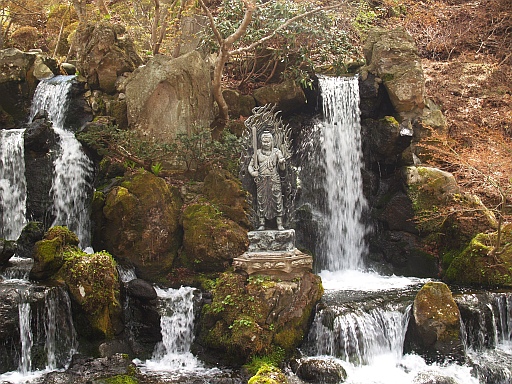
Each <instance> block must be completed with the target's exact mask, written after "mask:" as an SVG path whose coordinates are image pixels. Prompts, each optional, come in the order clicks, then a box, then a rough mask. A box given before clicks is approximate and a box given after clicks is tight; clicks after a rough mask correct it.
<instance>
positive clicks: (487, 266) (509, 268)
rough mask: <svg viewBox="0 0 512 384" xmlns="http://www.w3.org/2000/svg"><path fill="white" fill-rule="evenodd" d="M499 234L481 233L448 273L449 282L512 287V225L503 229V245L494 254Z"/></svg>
mask: <svg viewBox="0 0 512 384" xmlns="http://www.w3.org/2000/svg"><path fill="white" fill-rule="evenodd" d="M496 238H497V233H496V232H494V233H490V234H485V233H479V234H478V235H476V236H475V237H474V238H473V239H472V240H471V242H470V243H469V245H468V246H467V247H466V248H465V249H464V250H463V251H462V252H461V253H460V254H458V255H456V256H455V257H454V258H453V260H452V262H451V263H450V266H449V267H448V269H447V270H446V273H445V275H444V280H445V281H447V282H448V283H453V284H458V285H463V286H478V287H488V288H496V287H504V288H511V287H512V246H510V244H512V225H510V224H509V225H507V226H505V227H504V228H503V229H502V242H501V246H500V247H498V248H497V249H496V250H495V252H494V253H493V250H494V247H495V245H496V242H497V240H496Z"/></svg>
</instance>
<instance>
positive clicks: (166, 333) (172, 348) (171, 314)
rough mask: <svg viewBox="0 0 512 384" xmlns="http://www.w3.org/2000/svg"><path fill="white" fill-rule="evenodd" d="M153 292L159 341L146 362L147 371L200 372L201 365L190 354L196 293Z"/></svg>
mask: <svg viewBox="0 0 512 384" xmlns="http://www.w3.org/2000/svg"><path fill="white" fill-rule="evenodd" d="M155 289H156V291H157V294H158V300H159V312H160V316H161V317H160V325H161V329H162V331H161V332H162V341H161V342H159V343H158V344H157V345H156V347H155V350H154V352H153V357H152V359H151V360H148V361H146V363H145V366H146V368H147V369H149V370H156V371H175V372H176V374H179V373H181V372H183V371H194V370H196V369H198V368H200V366H201V364H200V362H199V361H198V360H197V359H196V357H194V355H192V353H191V352H190V347H191V345H192V342H193V340H194V319H195V313H194V303H195V302H196V300H197V293H198V291H197V290H196V289H194V288H191V287H181V288H180V289H172V288H169V289H161V288H158V287H156V288H155Z"/></svg>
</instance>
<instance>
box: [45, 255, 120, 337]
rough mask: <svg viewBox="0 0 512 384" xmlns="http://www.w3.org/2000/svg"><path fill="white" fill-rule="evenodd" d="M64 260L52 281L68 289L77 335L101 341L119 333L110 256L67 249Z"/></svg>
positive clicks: (116, 287) (116, 283)
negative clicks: (61, 283)
mask: <svg viewBox="0 0 512 384" xmlns="http://www.w3.org/2000/svg"><path fill="white" fill-rule="evenodd" d="M64 258H65V262H64V264H63V265H62V267H61V269H60V270H59V272H58V273H57V275H56V276H55V277H54V278H55V279H56V280H59V281H63V282H64V283H65V284H66V285H67V287H68V290H69V292H70V294H71V299H72V301H73V303H75V306H74V308H73V312H74V313H73V317H74V320H75V324H76V325H77V326H76V328H77V332H78V333H79V335H80V336H85V337H91V336H92V337H93V338H97V339H104V338H112V337H113V336H114V335H116V334H118V333H120V332H121V331H122V328H123V325H122V322H121V316H122V308H121V306H120V303H119V295H120V285H119V279H118V274H117V268H116V263H115V261H114V259H113V258H112V256H111V255H110V254H109V253H107V252H98V253H94V254H87V253H84V252H82V251H77V250H67V251H66V252H64Z"/></svg>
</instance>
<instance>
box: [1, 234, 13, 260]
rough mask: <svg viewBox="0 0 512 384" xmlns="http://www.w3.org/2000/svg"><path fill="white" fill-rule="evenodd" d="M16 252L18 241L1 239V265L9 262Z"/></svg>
mask: <svg viewBox="0 0 512 384" xmlns="http://www.w3.org/2000/svg"><path fill="white" fill-rule="evenodd" d="M15 252H16V242H15V241H14V240H5V239H0V266H2V265H5V264H7V262H8V261H9V259H10V258H11V257H12V256H14V253H15Z"/></svg>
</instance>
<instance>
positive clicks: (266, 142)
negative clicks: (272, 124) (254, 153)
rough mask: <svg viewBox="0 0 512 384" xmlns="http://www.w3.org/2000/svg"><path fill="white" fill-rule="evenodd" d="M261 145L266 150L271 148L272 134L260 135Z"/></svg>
mask: <svg viewBox="0 0 512 384" xmlns="http://www.w3.org/2000/svg"><path fill="white" fill-rule="evenodd" d="M261 147H262V148H263V149H266V150H268V149H271V148H272V135H263V136H261Z"/></svg>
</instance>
